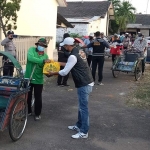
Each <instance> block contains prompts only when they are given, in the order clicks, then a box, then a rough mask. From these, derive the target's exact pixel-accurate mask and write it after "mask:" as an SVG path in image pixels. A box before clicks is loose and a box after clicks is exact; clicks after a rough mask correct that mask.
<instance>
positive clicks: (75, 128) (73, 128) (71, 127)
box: [68, 125, 80, 132]
mask: <svg viewBox="0 0 150 150" xmlns="http://www.w3.org/2000/svg"><path fill="white" fill-rule="evenodd" d="M68 129H69V130H74V131H77V132H79V131H80V129H79V128H78V127H77V126H76V125H74V126H68Z"/></svg>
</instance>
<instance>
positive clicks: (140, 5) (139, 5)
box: [66, 0, 150, 14]
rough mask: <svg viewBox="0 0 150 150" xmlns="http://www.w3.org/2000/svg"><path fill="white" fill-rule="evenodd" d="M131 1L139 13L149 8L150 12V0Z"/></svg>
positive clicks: (148, 12)
mask: <svg viewBox="0 0 150 150" xmlns="http://www.w3.org/2000/svg"><path fill="white" fill-rule="evenodd" d="M66 1H67V2H72V1H82V0H66ZM83 1H104V0H83ZM129 1H130V2H131V3H132V5H133V6H134V7H135V8H136V10H137V13H142V14H146V10H147V14H150V0H129ZM148 2H149V3H148ZM147 4H148V5H147ZM147 6H148V7H147Z"/></svg>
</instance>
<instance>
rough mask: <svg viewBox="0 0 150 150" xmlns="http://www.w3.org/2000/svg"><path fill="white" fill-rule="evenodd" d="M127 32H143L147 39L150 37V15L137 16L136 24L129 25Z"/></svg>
mask: <svg viewBox="0 0 150 150" xmlns="http://www.w3.org/2000/svg"><path fill="white" fill-rule="evenodd" d="M126 31H127V32H129V33H131V34H137V33H138V32H141V33H142V34H144V36H145V37H147V36H150V14H136V19H135V22H134V23H130V24H128V25H127V30H126Z"/></svg>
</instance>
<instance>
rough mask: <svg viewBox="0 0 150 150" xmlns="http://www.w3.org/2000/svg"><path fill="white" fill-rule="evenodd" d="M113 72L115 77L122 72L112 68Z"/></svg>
mask: <svg viewBox="0 0 150 150" xmlns="http://www.w3.org/2000/svg"><path fill="white" fill-rule="evenodd" d="M112 74H113V77H114V78H117V77H118V76H119V74H120V71H116V70H112Z"/></svg>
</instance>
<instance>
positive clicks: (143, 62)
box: [142, 58, 146, 73]
mask: <svg viewBox="0 0 150 150" xmlns="http://www.w3.org/2000/svg"><path fill="white" fill-rule="evenodd" d="M145 59H146V58H144V59H143V60H142V73H144V71H145Z"/></svg>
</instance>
